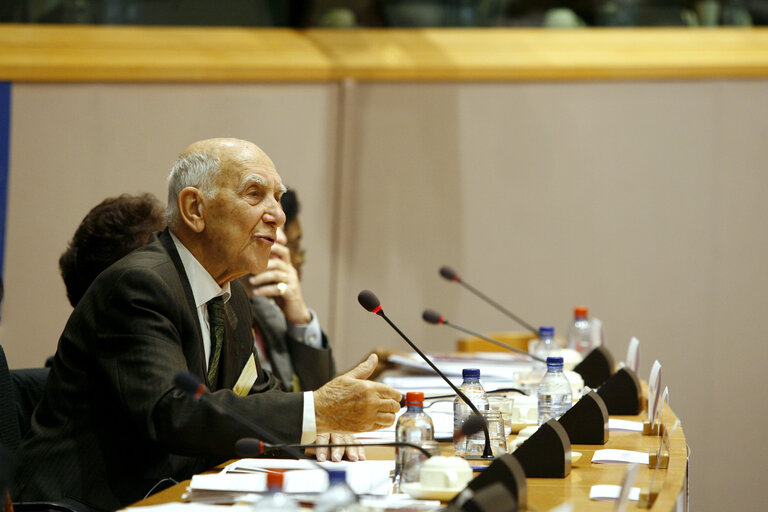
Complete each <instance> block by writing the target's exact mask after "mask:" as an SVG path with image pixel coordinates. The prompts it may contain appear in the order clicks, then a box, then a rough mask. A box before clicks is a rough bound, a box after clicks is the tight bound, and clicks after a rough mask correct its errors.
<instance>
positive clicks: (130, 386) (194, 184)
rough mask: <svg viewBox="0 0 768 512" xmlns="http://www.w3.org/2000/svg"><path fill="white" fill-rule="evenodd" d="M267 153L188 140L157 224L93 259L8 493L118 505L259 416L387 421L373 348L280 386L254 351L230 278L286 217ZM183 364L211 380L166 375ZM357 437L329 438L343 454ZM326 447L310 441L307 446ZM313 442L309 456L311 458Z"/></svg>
mask: <svg viewBox="0 0 768 512" xmlns="http://www.w3.org/2000/svg"><path fill="white" fill-rule="evenodd" d="M283 192H284V187H283V184H282V180H281V178H280V175H279V174H278V173H277V170H276V169H275V165H274V163H273V162H272V160H271V159H270V158H269V157H268V156H267V155H266V153H264V152H263V151H262V150H261V149H260V148H259V147H258V146H256V145H255V144H253V143H250V142H247V141H243V140H238V139H209V140H204V141H200V142H197V143H194V144H192V145H191V146H189V147H188V148H187V149H186V150H185V151H184V152H183V153H182V154H181V155H180V156H179V158H178V159H177V161H176V163H175V164H174V166H173V169H172V171H171V175H170V177H169V179H168V205H167V207H166V220H167V221H168V228H167V229H166V230H165V231H163V232H162V233H160V234H159V235H152V237H151V238H150V241H149V243H148V244H147V245H145V246H144V247H141V248H139V249H136V250H134V251H133V252H131V253H130V254H128V255H127V256H125V257H123V258H122V259H120V260H119V261H118V262H116V263H115V264H113V265H110V266H109V267H107V269H106V270H104V271H103V272H101V274H99V275H98V276H97V277H96V279H95V280H94V281H93V283H91V286H89V287H88V289H87V290H86V292H85V293H84V294H83V296H82V298H81V299H80V301H79V302H78V303H77V306H76V307H75V309H74V311H73V312H72V315H71V316H70V318H69V320H68V322H67V325H66V326H65V328H64V331H63V333H62V335H61V338H60V339H59V345H58V348H57V350H56V355H55V357H54V361H53V366H52V367H51V373H50V376H49V378H48V383H47V385H46V388H45V392H44V394H43V398H42V400H41V401H40V403H39V405H38V406H37V408H36V409H35V413H34V415H33V417H32V424H31V429H30V433H29V434H28V435H27V436H26V437H25V438H24V440H23V441H22V444H21V448H20V454H21V455H20V458H21V460H24V465H23V467H22V468H20V470H19V472H18V474H17V476H16V480H15V489H14V494H15V496H16V499H17V500H18V501H42V500H52V499H59V498H62V497H65V496H66V497H68V498H70V499H74V500H77V501H78V502H80V503H82V504H83V505H84V506H87V507H88V508H90V509H92V510H98V511H107V510H116V509H119V508H123V507H126V506H127V505H129V504H131V503H133V502H136V501H138V500H140V499H142V498H143V497H144V496H146V495H147V494H149V493H151V492H153V490H155V489H156V488H157V485H158V483H159V482H163V481H168V480H170V479H172V480H174V481H180V480H184V479H187V478H190V477H191V476H192V475H193V474H195V473H199V472H201V471H203V470H206V469H210V468H211V467H213V466H215V465H216V464H220V463H221V462H223V461H225V460H227V459H231V458H235V457H236V456H237V454H236V452H235V443H236V442H237V441H238V440H239V439H242V438H243V437H258V436H259V432H258V431H255V430H254V429H253V428H252V427H251V426H250V425H259V426H260V427H261V429H263V430H265V431H268V432H269V433H271V434H272V435H273V436H275V437H277V438H278V439H281V440H283V441H285V442H286V443H297V442H304V443H306V442H311V441H312V440H314V439H315V438H317V437H319V436H321V435H323V434H327V435H329V436H330V437H331V440H332V441H333V442H337V443H347V442H354V438H353V437H352V436H351V435H350V434H352V433H354V432H364V431H369V430H376V429H378V428H382V427H386V426H389V425H391V424H392V423H393V422H394V420H395V414H396V412H397V411H399V410H400V398H401V394H400V393H399V392H398V391H396V390H395V389H392V388H391V387H389V386H386V385H384V384H381V383H377V382H371V381H369V380H367V377H368V376H369V375H370V374H371V372H372V371H373V370H374V368H375V366H376V363H377V357H376V356H375V355H372V356H371V357H369V358H368V359H367V360H366V361H365V362H363V363H362V364H360V365H358V366H357V367H355V368H353V369H352V370H351V371H349V372H347V373H346V374H343V375H341V376H338V377H336V378H334V379H333V380H331V381H330V382H328V383H327V384H325V385H324V386H322V387H321V388H320V389H318V390H316V391H308V392H303V393H293V392H283V391H281V390H279V389H278V383H277V380H276V379H275V377H274V376H273V375H272V374H271V373H270V372H269V371H266V370H264V369H263V368H261V365H260V364H259V363H258V360H257V359H256V358H255V356H254V347H253V333H252V322H251V318H252V314H251V309H250V304H249V302H248V296H247V295H246V292H245V290H244V288H243V286H242V285H241V283H240V282H239V280H238V278H240V277H242V276H244V275H246V274H248V273H252V274H259V273H261V272H263V271H264V270H265V269H266V267H267V262H268V260H269V256H270V250H271V248H272V246H273V245H274V242H275V239H276V237H277V229H278V228H279V227H281V226H282V225H283V224H284V222H285V214H284V213H283V210H282V208H281V206H280V197H281V195H282V194H283ZM180 373H188V374H192V375H193V376H195V377H197V378H198V379H200V380H201V381H202V382H203V383H204V384H205V387H206V388H207V389H208V390H209V391H208V392H206V393H205V394H204V395H203V396H202V397H200V398H199V399H196V398H195V397H193V396H190V395H189V394H187V393H185V392H183V390H181V389H179V388H178V387H177V386H176V385H175V384H174V376H175V375H177V374H180ZM361 450H362V448H361V447H359V446H354V447H351V448H348V449H346V450H345V449H343V448H333V449H332V450H331V451H330V456H331V458H332V459H334V460H340V459H341V457H342V455H343V454H344V453H345V452H346V454H347V457H348V458H350V459H351V460H357V459H358V458H361V457H363V456H364V453H363V452H362V451H361ZM321 451H322V452H324V453H325V455H326V456H327V454H328V449H324V448H318V453H320V452H321ZM319 457H320V456H319V455H318V458H319Z"/></svg>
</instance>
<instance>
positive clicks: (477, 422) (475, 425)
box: [461, 414, 485, 436]
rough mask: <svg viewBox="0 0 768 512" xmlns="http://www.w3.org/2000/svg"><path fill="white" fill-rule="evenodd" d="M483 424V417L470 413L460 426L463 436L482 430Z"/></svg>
mask: <svg viewBox="0 0 768 512" xmlns="http://www.w3.org/2000/svg"><path fill="white" fill-rule="evenodd" d="M484 424H485V418H483V417H482V416H478V415H477V414H472V415H471V416H470V417H469V418H467V421H465V422H464V424H463V425H462V426H461V431H462V432H463V433H464V435H465V436H471V435H472V434H476V433H478V432H480V431H481V430H483V425H484Z"/></svg>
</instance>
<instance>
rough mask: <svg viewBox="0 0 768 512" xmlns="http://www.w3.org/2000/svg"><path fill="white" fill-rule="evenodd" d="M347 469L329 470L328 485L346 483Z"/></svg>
mask: <svg viewBox="0 0 768 512" xmlns="http://www.w3.org/2000/svg"><path fill="white" fill-rule="evenodd" d="M346 482H347V471H346V470H345V469H329V470H328V485H333V484H338V483H342V484H344V483H346Z"/></svg>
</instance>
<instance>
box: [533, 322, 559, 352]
mask: <svg viewBox="0 0 768 512" xmlns="http://www.w3.org/2000/svg"><path fill="white" fill-rule="evenodd" d="M561 348H563V345H562V343H561V342H560V340H556V339H555V328H554V327H551V326H543V327H539V339H537V340H534V341H533V350H532V353H533V355H535V356H539V357H549V356H553V355H555V353H557V351H558V350H560V349H561Z"/></svg>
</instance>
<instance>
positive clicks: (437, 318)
mask: <svg viewBox="0 0 768 512" xmlns="http://www.w3.org/2000/svg"><path fill="white" fill-rule="evenodd" d="M421 318H422V319H423V320H424V321H425V322H427V323H428V324H434V325H440V324H445V325H447V326H449V327H453V328H454V329H456V330H459V331H461V332H464V333H467V334H470V335H472V336H476V337H478V338H480V339H483V340H485V341H488V342H490V343H494V344H496V345H498V346H500V347H504V348H506V349H507V350H511V351H513V352H517V353H519V354H523V355H524V356H528V357H530V358H531V359H534V360H536V361H540V362H542V363H546V362H547V360H546V359H542V358H541V357H538V356H535V355H533V354H529V353H528V352H526V351H525V350H521V349H519V348H517V347H513V346H512V345H508V344H506V343H502V342H501V341H499V340H495V339H493V338H489V337H488V336H486V335H484V334H480V333H479V332H475V331H473V330H471V329H467V328H466V327H462V326H460V325H456V324H454V323H451V322H449V321H448V320H446V319H445V318H444V317H443V316H442V315H440V313H438V312H437V311H435V310H434V309H425V310H424V312H423V313H422V314H421Z"/></svg>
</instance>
